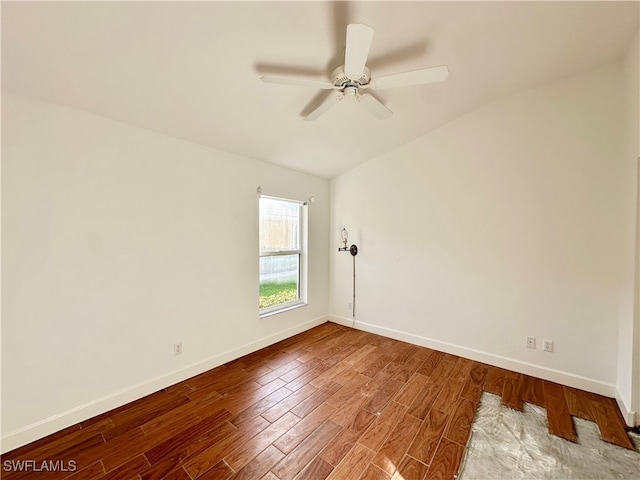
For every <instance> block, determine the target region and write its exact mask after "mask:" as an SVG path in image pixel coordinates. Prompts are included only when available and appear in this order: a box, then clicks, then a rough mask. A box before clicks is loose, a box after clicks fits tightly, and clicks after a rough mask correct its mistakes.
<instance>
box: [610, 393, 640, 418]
mask: <svg viewBox="0 0 640 480" xmlns="http://www.w3.org/2000/svg"><path fill="white" fill-rule="evenodd" d="M615 398H616V402H617V403H618V408H619V409H620V413H622V417H623V418H624V421H625V422H626V424H627V425H628V426H629V427H635V426H636V425H640V418H638V415H637V414H636V412H634V411H633V410H631V408H629V407H628V406H627V404H626V402H625V401H624V399H623V398H622V395H621V394H620V392H619V391H618V390H617V389H616V396H615Z"/></svg>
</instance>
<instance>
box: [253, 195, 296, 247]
mask: <svg viewBox="0 0 640 480" xmlns="http://www.w3.org/2000/svg"><path fill="white" fill-rule="evenodd" d="M299 248H300V204H298V203H295V202H287V201H285V200H277V199H273V198H261V199H260V251H261V252H264V251H267V252H268V251H278V250H298V249H299Z"/></svg>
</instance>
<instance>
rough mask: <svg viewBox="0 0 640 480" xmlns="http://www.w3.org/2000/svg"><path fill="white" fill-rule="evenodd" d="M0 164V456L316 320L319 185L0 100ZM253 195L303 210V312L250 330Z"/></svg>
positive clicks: (320, 315) (95, 120)
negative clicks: (288, 201)
mask: <svg viewBox="0 0 640 480" xmlns="http://www.w3.org/2000/svg"><path fill="white" fill-rule="evenodd" d="M250 135H251V132H247V141H250ZM2 162H3V165H2V235H3V262H2V287H3V288H2V298H3V304H2V436H3V439H4V442H3V445H2V448H3V450H4V451H6V450H10V449H12V448H14V447H16V446H18V445H20V444H22V443H26V442H28V441H30V440H33V439H35V438H38V437H39V436H42V435H44V434H46V433H50V432H52V431H55V430H57V429H59V428H62V427H64V426H67V425H69V424H72V423H74V422H77V421H80V420H83V419H86V418H88V417H90V416H92V415H95V414H97V413H100V412H102V411H105V410H108V409H110V408H112V407H114V406H116V405H120V404H122V403H125V402H126V401H129V400H132V399H134V398H137V397H140V396H142V395H144V394H147V393H151V392H153V391H156V390H158V389H159V388H162V387H164V386H167V385H169V384H171V383H174V382H177V381H179V380H181V379H183V378H187V377H189V376H191V375H193V374H196V373H199V372H201V371H204V370H206V369H208V368H211V367H213V366H216V365H218V364H220V363H222V362H224V361H227V360H230V359H232V358H236V357H238V356H240V355H242V354H244V353H247V352H249V351H253V350H256V349H258V348H261V347H262V346H265V345H267V344H270V343H273V342H275V341H277V340H280V339H282V338H285V337H288V336H291V335H292V334H295V333H298V332H299V331H302V330H305V329H307V328H310V327H311V326H313V325H315V324H318V323H320V322H322V321H325V320H326V313H327V311H328V270H329V266H328V263H329V260H328V252H327V244H328V234H327V232H328V225H329V182H328V181H327V180H324V179H319V178H314V177H311V176H308V175H303V174H301V173H297V172H294V171H291V170H287V169H283V168H280V167H276V166H273V165H269V164H266V163H263V162H258V161H254V160H250V159H247V158H242V157H239V156H236V155H232V154H229V153H225V152H221V151H217V150H214V149H210V148H205V147H202V146H198V145H195V144H191V143H188V142H185V141H181V140H178V139H175V138H171V137H168V136H164V135H160V134H156V133H153V132H150V131H147V130H143V129H139V128H136V127H132V126H129V125H125V124H122V123H118V122H114V121H111V120H107V119H104V118H100V117H96V116H93V115H90V114H87V113H84V112H80V111H77V110H73V109H69V108H63V107H59V106H55V105H51V104H45V103H42V102H39V101H36V100H31V99H27V98H24V97H20V96H16V95H13V94H10V93H3V97H2ZM258 186H261V187H262V191H263V193H264V194H268V195H274V196H281V197H288V198H294V199H300V200H305V199H308V198H309V197H310V196H314V197H315V198H316V202H315V203H313V204H310V206H309V217H310V225H309V252H310V254H309V272H310V274H309V289H308V300H309V303H308V305H307V306H305V307H302V308H299V309H296V310H293V311H290V312H287V313H284V314H280V315H275V316H271V317H268V318H264V319H259V318H258V306H257V305H258V257H257V254H258V232H257V225H258V219H257V214H258V210H257V208H258V197H257V194H256V188H257V187H258ZM178 340H181V341H182V342H183V348H184V353H183V354H182V355H181V356H173V353H172V346H173V343H174V342H176V341H178Z"/></svg>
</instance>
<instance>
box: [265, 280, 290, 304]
mask: <svg viewBox="0 0 640 480" xmlns="http://www.w3.org/2000/svg"><path fill="white" fill-rule="evenodd" d="M297 298H298V285H297V284H296V282H289V283H262V284H260V308H266V307H270V306H272V305H279V304H281V303H285V302H290V301H291V300H295V299H297Z"/></svg>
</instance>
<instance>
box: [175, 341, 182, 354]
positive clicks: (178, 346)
mask: <svg viewBox="0 0 640 480" xmlns="http://www.w3.org/2000/svg"><path fill="white" fill-rule="evenodd" d="M173 354H174V355H182V342H178V343H174V344H173Z"/></svg>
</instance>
